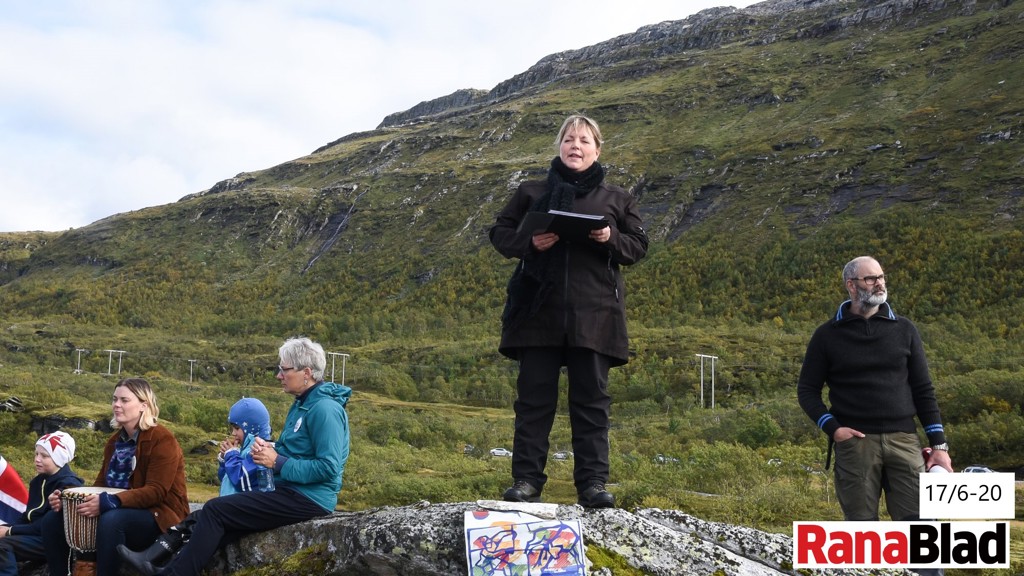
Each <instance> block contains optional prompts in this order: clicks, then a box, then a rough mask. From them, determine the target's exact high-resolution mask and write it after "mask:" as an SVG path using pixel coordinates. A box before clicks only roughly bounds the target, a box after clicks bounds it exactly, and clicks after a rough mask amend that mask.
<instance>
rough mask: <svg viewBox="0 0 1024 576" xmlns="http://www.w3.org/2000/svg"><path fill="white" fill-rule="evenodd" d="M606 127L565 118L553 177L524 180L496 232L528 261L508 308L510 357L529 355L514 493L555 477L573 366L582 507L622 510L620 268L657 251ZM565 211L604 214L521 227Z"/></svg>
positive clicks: (572, 414)
mask: <svg viewBox="0 0 1024 576" xmlns="http://www.w3.org/2000/svg"><path fill="white" fill-rule="evenodd" d="M601 144H602V140H601V130H600V128H599V127H598V125H597V123H596V122H594V121H593V120H591V119H590V118H587V117H586V116H580V115H573V116H570V117H569V118H567V119H566V120H565V122H564V123H563V124H562V128H561V129H560V130H559V132H558V137H557V139H556V141H555V145H556V147H557V148H558V156H557V157H556V158H555V159H554V160H552V162H551V168H550V170H549V171H548V177H547V180H546V181H537V182H524V183H523V184H521V185H520V186H519V189H518V190H517V191H516V193H515V195H513V197H512V199H511V200H510V201H509V203H508V205H506V206H505V208H504V209H503V210H502V211H501V212H500V213H499V214H498V216H497V219H496V222H495V224H494V226H493V227H492V228H491V230H490V239H491V243H492V244H493V245H494V247H495V248H496V249H497V250H498V252H500V253H501V254H502V255H503V256H505V257H506V258H518V259H519V264H518V266H517V267H516V271H515V273H514V274H513V277H512V279H511V280H510V281H509V287H508V295H507V300H506V304H505V311H504V313H503V315H502V332H501V344H500V346H499V350H500V351H501V353H502V354H504V355H506V356H508V357H510V358H512V359H514V360H517V361H518V362H519V376H518V379H517V382H516V387H517V398H516V402H515V413H516V420H515V439H514V442H513V447H512V478H513V485H512V487H511V488H509V489H508V490H506V491H505V494H504V498H505V500H509V501H529V502H536V501H539V500H540V494H541V491H542V490H543V488H544V484H545V482H546V481H547V476H546V475H545V473H544V467H545V464H546V462H547V453H548V447H549V446H548V435H549V434H550V432H551V426H552V424H553V423H554V417H555V410H556V408H557V405H558V377H559V372H560V369H561V367H562V366H566V368H567V372H568V378H569V418H570V424H571V426H572V437H573V440H572V444H573V451H574V453H575V455H574V459H573V462H574V472H573V479H574V483H575V485H576V491H577V494H578V495H579V503H580V504H581V505H583V506H588V507H612V506H614V505H615V497H614V496H613V495H612V494H611V493H609V492H608V491H607V490H606V489H605V484H606V483H607V482H608V472H609V465H608V421H609V407H610V405H611V397H610V396H609V395H608V370H609V368H611V367H612V366H619V365H622V364H625V363H626V361H627V359H628V339H627V335H626V311H625V297H626V294H625V286H624V283H623V280H622V275H621V274H620V271H619V267H620V266H626V265H630V264H634V263H636V262H637V261H639V260H640V259H641V258H643V257H644V256H645V255H646V254H647V244H648V240H647V235H646V233H645V232H644V230H643V227H642V221H641V219H640V213H639V211H638V209H637V206H636V201H635V200H634V199H633V197H632V196H630V195H629V194H628V193H627V192H626V191H625V190H623V189H622V188H619V187H617V186H612V185H609V184H606V183H605V182H604V169H603V168H602V167H601V165H600V164H599V163H598V162H597V158H598V156H600V153H601ZM548 210H558V211H563V212H573V213H579V214H587V215H591V216H597V217H603V218H604V225H599V226H598V227H597V228H596V229H593V230H591V231H589V233H583V234H581V235H577V236H574V237H560V236H559V235H558V234H557V233H553V232H544V231H540V232H535V231H531V230H522V231H521V230H520V223H521V222H522V220H523V219H524V218H525V217H526V215H527V213H528V212H547V211H548Z"/></svg>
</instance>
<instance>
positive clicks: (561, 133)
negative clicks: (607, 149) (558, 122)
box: [555, 114, 604, 150]
mask: <svg viewBox="0 0 1024 576" xmlns="http://www.w3.org/2000/svg"><path fill="white" fill-rule="evenodd" d="M581 125H582V126H584V127H586V128H587V129H589V130H590V133H591V134H593V135H594V140H595V142H596V144H597V149H598V150H600V149H601V144H604V139H603V138H601V128H600V127H599V126H598V125H597V122H595V121H594V120H593V119H591V118H587V117H586V116H584V115H583V114H573V115H572V116H569V117H568V118H566V119H565V122H562V127H561V128H560V129H559V130H558V136H556V137H555V148H556V149H558V148H559V147H560V146H561V145H562V138H565V133H566V132H568V131H569V130H570V129H571V130H575V131H577V132H579V130H580V126H581Z"/></svg>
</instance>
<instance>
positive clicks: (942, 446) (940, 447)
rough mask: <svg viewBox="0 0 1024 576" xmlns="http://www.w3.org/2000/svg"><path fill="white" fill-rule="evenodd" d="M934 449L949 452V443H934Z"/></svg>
mask: <svg viewBox="0 0 1024 576" xmlns="http://www.w3.org/2000/svg"><path fill="white" fill-rule="evenodd" d="M932 450H942V451H943V452H949V444H947V443H945V442H943V443H942V444H933V445H932Z"/></svg>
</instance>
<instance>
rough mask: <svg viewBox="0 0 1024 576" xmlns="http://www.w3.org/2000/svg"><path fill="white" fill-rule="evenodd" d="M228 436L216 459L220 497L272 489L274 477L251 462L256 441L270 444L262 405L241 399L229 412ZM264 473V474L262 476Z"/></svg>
mask: <svg viewBox="0 0 1024 576" xmlns="http://www.w3.org/2000/svg"><path fill="white" fill-rule="evenodd" d="M228 424H229V425H230V426H231V437H230V438H228V439H227V440H224V441H223V442H221V443H220V454H218V455H217V460H218V462H220V466H218V467H217V477H218V478H220V481H221V483H220V495H221V496H226V495H228V494H234V493H235V492H250V491H252V490H261V491H263V492H269V491H271V490H273V489H274V476H273V474H265V472H266V470H267V469H266V468H264V467H262V466H260V465H258V464H256V463H255V462H253V461H252V455H251V454H250V450H251V449H252V442H253V440H255V439H256V438H262V439H264V440H267V441H270V413H269V412H267V407H266V406H264V405H263V403H262V402H260V401H259V400H257V399H255V398H242V399H241V400H239V401H238V402H235V404H234V405H233V406H232V407H231V410H229V411H228ZM261 472H264V474H261Z"/></svg>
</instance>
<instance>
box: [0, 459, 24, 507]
mask: <svg viewBox="0 0 1024 576" xmlns="http://www.w3.org/2000/svg"><path fill="white" fill-rule="evenodd" d="M26 503H28V490H26V489H25V483H24V482H22V481H21V477H20V476H18V472H17V471H16V470H15V469H14V467H13V466H11V465H10V464H8V463H7V460H6V459H5V458H4V457H3V456H0V522H4V523H6V524H14V523H15V522H16V521H17V520H18V518H21V515H22V514H24V513H25V504H26Z"/></svg>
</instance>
